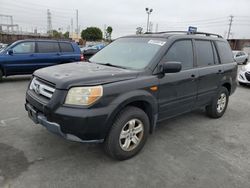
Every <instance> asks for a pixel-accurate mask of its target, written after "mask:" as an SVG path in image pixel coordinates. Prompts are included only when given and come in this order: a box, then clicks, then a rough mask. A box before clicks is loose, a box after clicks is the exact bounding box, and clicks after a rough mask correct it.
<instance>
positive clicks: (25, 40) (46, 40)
mask: <svg viewBox="0 0 250 188" xmlns="http://www.w3.org/2000/svg"><path fill="white" fill-rule="evenodd" d="M29 41H42V42H71V41H70V40H63V39H58V40H56V39H35V38H34V39H23V40H18V41H16V42H29Z"/></svg>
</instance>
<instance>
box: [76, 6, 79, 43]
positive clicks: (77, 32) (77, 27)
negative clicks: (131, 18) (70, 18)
mask: <svg viewBox="0 0 250 188" xmlns="http://www.w3.org/2000/svg"><path fill="white" fill-rule="evenodd" d="M76 35H77V38H78V37H79V26H78V9H76Z"/></svg>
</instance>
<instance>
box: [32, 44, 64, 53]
mask: <svg viewBox="0 0 250 188" xmlns="http://www.w3.org/2000/svg"><path fill="white" fill-rule="evenodd" d="M37 50H38V53H56V52H60V50H59V46H58V43H57V42H37Z"/></svg>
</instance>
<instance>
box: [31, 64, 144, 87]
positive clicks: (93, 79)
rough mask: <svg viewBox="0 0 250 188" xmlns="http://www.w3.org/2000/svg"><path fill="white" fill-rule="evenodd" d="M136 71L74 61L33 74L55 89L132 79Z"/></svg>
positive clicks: (136, 73)
mask: <svg viewBox="0 0 250 188" xmlns="http://www.w3.org/2000/svg"><path fill="white" fill-rule="evenodd" d="M138 73H139V72H138V71H134V70H127V69H121V68H116V67H110V66H105V65H100V64H95V63H88V62H76V63H69V64H62V65H57V66H52V67H47V68H43V69H39V70H37V71H35V73H34V75H35V76H37V77H39V78H41V79H43V80H46V81H48V82H51V83H53V84H55V85H56V88H57V89H68V88H70V87H72V86H84V85H99V84H107V83H112V82H118V81H123V80H129V79H134V78H136V77H137V75H138Z"/></svg>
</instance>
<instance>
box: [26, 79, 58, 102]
mask: <svg viewBox="0 0 250 188" xmlns="http://www.w3.org/2000/svg"><path fill="white" fill-rule="evenodd" d="M30 90H32V91H33V92H34V93H35V94H36V95H38V96H42V97H44V98H46V99H51V98H52V96H53V93H54V92H55V86H54V85H53V84H50V83H48V82H46V81H44V80H41V79H38V78H36V77H34V78H33V80H32V81H31V84H30Z"/></svg>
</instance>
